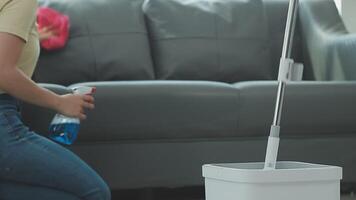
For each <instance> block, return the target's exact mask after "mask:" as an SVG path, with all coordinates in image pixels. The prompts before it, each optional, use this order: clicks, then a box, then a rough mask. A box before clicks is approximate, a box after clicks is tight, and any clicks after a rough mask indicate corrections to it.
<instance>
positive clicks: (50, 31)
mask: <svg viewBox="0 0 356 200" xmlns="http://www.w3.org/2000/svg"><path fill="white" fill-rule="evenodd" d="M37 30H38V34H39V36H40V41H42V40H47V39H49V38H51V37H54V36H57V35H58V30H56V29H55V28H53V26H46V27H43V28H41V29H39V28H38V29H37Z"/></svg>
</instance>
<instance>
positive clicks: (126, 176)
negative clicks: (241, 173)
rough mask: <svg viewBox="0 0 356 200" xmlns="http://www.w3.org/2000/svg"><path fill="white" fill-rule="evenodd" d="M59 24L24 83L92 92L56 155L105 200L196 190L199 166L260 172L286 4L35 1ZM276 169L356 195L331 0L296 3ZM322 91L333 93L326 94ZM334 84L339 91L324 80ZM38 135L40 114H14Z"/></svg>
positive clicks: (353, 111)
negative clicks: (286, 167) (285, 163)
mask: <svg viewBox="0 0 356 200" xmlns="http://www.w3.org/2000/svg"><path fill="white" fill-rule="evenodd" d="M40 4H41V5H47V6H50V7H53V8H55V9H58V10H59V11H61V12H63V13H66V14H68V15H69V16H70V19H71V32H70V40H69V43H68V45H67V46H66V47H65V48H64V49H62V50H59V51H55V52H46V51H43V52H42V53H41V57H40V61H39V65H38V68H37V70H36V72H35V74H34V77H33V78H34V80H36V81H37V82H40V83H42V86H43V87H47V88H50V89H51V90H54V91H56V92H58V93H66V92H69V88H72V87H74V86H78V85H89V86H95V87H97V93H96V94H95V97H96V109H95V110H94V111H90V112H89V113H88V119H87V120H85V121H83V122H82V124H81V130H80V135H79V139H78V140H77V142H76V143H75V144H74V145H73V146H71V147H69V148H70V149H71V150H73V151H74V152H75V153H77V154H78V155H79V156H80V157H82V158H83V159H84V160H86V161H87V162H88V163H89V164H90V165H91V166H93V167H94V168H95V169H96V170H97V171H98V172H99V173H100V174H101V175H102V176H103V177H104V179H105V180H107V181H108V183H109V185H110V187H111V188H113V189H128V188H143V187H183V186H197V185H202V184H203V178H202V176H201V166H202V165H203V164H205V163H217V162H251V161H263V159H264V153H265V148H266V143H267V142H266V141H267V136H268V134H269V127H270V124H271V123H272V118H273V110H274V101H275V96H276V91H277V83H276V81H274V80H275V79H276V77H277V71H278V63H279V57H280V54H281V47H282V42H283V34H284V26H285V19H286V13H287V8H288V1H287V0H264V1H261V0H249V1H245V0H226V1H221V0H209V1H208V0H189V1H188V0H146V1H143V0H100V1H98V0H41V1H40ZM300 8H301V9H300V12H299V13H300V17H299V21H298V25H297V28H296V34H295V43H294V51H293V58H295V60H297V61H299V62H303V63H304V64H305V73H304V80H307V81H302V82H298V83H290V84H288V86H287V92H286V103H285V106H284V110H283V118H282V130H281V137H282V140H281V148H280V154H279V160H295V161H306V162H313V163H324V164H332V165H338V166H342V167H344V179H343V182H344V183H356V173H355V172H354V169H355V168H356V153H355V150H354V149H355V146H356V82H355V81H352V80H354V79H355V78H356V75H355V74H356V73H355V72H356V66H355V63H356V62H355V61H356V56H355V54H354V53H355V51H356V46H355V44H356V43H355V42H354V41H356V36H354V35H351V34H349V33H348V32H347V31H346V29H345V27H344V25H343V23H342V21H341V19H340V17H339V16H338V14H337V10H336V7H335V5H334V3H333V1H332V0H302V1H301V6H300ZM329 80H333V81H329ZM335 80H338V81H335ZM23 114H24V117H25V120H26V123H28V124H29V125H30V126H31V127H32V128H33V129H34V130H36V131H37V132H38V133H41V134H43V135H46V134H47V127H48V124H49V122H50V120H51V118H52V117H53V114H54V113H53V112H52V111H49V110H46V109H43V108H39V107H35V106H30V105H27V104H25V105H24V107H23Z"/></svg>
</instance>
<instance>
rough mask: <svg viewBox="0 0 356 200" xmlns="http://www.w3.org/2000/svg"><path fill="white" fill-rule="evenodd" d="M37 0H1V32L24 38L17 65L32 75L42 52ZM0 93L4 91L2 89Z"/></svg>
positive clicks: (29, 75)
mask: <svg viewBox="0 0 356 200" xmlns="http://www.w3.org/2000/svg"><path fill="white" fill-rule="evenodd" d="M37 6H38V5H37V0H0V32H5V33H10V34H13V35H16V36H17V37H19V38H21V39H23V40H24V41H25V42H26V44H25V45H24V47H23V50H22V53H21V55H20V58H19V60H18V61H17V67H18V68H19V69H20V70H22V71H23V72H24V73H25V74H26V75H27V76H28V77H31V76H32V74H33V71H34V70H35V66H36V63H37V59H38V55H39V52H40V47H39V39H38V38H39V36H38V33H37V28H36V10H37ZM0 93H4V92H3V91H2V90H1V89H0Z"/></svg>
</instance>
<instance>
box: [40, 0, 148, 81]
mask: <svg viewBox="0 0 356 200" xmlns="http://www.w3.org/2000/svg"><path fill="white" fill-rule="evenodd" d="M142 3H143V0H100V1H98V0H40V5H42V6H49V7H52V8H54V9H56V10H58V11H60V12H62V13H64V14H67V15H68V16H69V17H70V23H71V27H70V38H69V42H68V44H67V46H66V47H65V48H64V49H62V50H59V51H53V52H49V51H44V50H43V51H42V53H41V56H40V59H39V63H38V67H37V70H36V71H35V74H34V79H35V80H36V81H38V82H46V83H57V84H63V85H70V84H72V83H78V82H85V81H109V80H149V79H153V78H154V72H153V66H152V60H151V55H150V48H149V43H148V37H147V31H146V26H145V22H144V18H143V13H142Z"/></svg>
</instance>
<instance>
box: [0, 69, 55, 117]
mask: <svg viewBox="0 0 356 200" xmlns="http://www.w3.org/2000/svg"><path fill="white" fill-rule="evenodd" d="M0 69H2V70H1V71H0V89H1V90H3V91H5V92H7V93H9V94H11V95H12V96H14V97H17V98H18V99H21V100H23V101H25V102H28V103H31V104H35V105H38V106H42V107H47V108H51V109H54V110H57V107H58V104H59V98H60V97H59V96H58V95H57V94H55V93H53V92H51V91H49V90H47V89H44V88H41V87H39V86H38V85H36V83H35V82H33V81H32V80H31V79H29V78H28V77H27V76H26V75H25V74H24V73H23V72H22V71H21V70H19V69H18V68H16V67H6V68H0Z"/></svg>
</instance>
